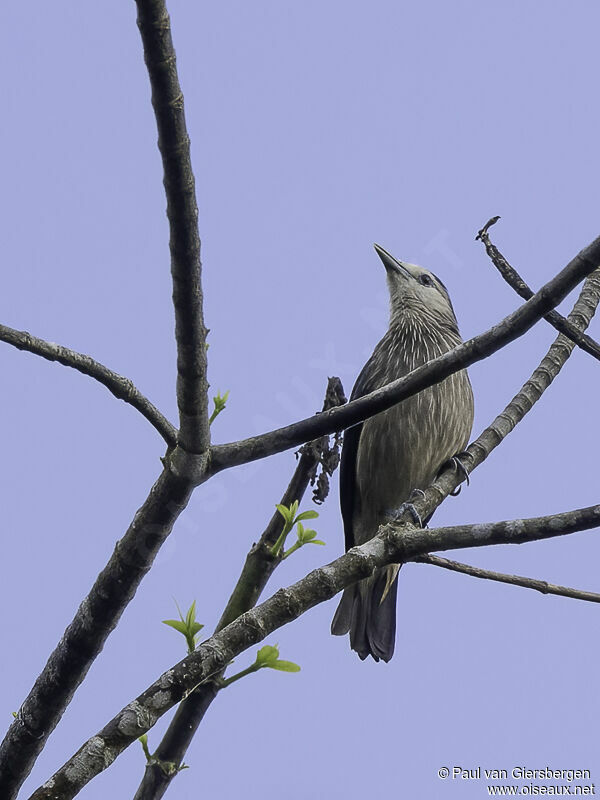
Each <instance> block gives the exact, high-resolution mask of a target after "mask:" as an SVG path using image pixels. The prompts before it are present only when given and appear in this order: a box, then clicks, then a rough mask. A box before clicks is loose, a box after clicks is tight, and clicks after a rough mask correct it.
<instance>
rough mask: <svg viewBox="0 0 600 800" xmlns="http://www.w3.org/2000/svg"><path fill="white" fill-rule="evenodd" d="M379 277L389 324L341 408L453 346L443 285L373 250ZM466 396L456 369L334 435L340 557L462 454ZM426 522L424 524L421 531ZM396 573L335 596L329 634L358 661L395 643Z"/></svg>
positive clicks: (468, 417) (469, 411) (469, 418)
mask: <svg viewBox="0 0 600 800" xmlns="http://www.w3.org/2000/svg"><path fill="white" fill-rule="evenodd" d="M375 250H376V251H377V254H378V255H379V257H380V258H381V260H382V261H383V265H384V267H385V269H386V272H387V284H388V289H389V293H390V322H389V328H388V331H387V333H386V334H385V336H384V337H383V339H382V340H381V341H380V342H379V344H378V345H377V346H376V348H375V350H374V352H373V355H372V356H371V358H370V359H369V360H368V361H367V363H366V364H365V366H364V367H363V369H362V372H361V373H360V375H359V376H358V379H357V381H356V383H355V385H354V389H353V390H352V396H351V398H350V399H351V400H354V399H356V398H357V397H362V396H363V395H365V394H368V393H369V392H372V391H374V390H375V389H378V388H379V387H381V386H385V384H386V383H390V382H391V381H393V380H396V379H397V378H401V377H402V376H403V375H407V374H408V373H409V372H411V371H412V370H413V369H415V368H416V367H419V366H421V365H422V364H425V363H427V362H428V361H431V360H432V359H433V358H436V357H437V356H439V355H441V354H442V353H445V352H447V351H448V350H451V349H452V348H453V347H456V345H458V344H460V342H461V341H462V339H461V337H460V334H459V332H458V324H457V322H456V317H455V316H454V309H453V308H452V303H451V302H450V297H449V296H448V292H447V290H446V287H445V286H444V284H443V283H442V282H441V281H440V279H439V278H436V276H435V275H434V274H433V273H432V272H429V270H426V269H424V268H423V267H418V266H416V265H414V264H405V263H403V262H402V261H397V260H396V259H395V258H394V257H393V256H391V255H390V254H389V253H388V252H386V251H385V250H384V249H383V248H382V247H379V246H378V245H375ZM472 425H473V392H472V390H471V383H470V381H469V378H468V375H467V372H466V370H462V371H461V372H455V373H454V374H453V375H451V376H450V377H448V378H446V379H445V380H443V381H442V382H441V383H438V384H435V385H434V386H431V387H429V388H428V389H424V390H423V391H422V392H419V394H417V395H414V396H413V397H409V398H408V399H406V400H403V401H402V402H400V403H398V404H397V405H395V406H393V407H392V408H390V409H388V410H387V411H383V412H381V413H380V414H376V415H375V416H374V417H371V418H370V419H368V420H366V421H365V422H362V423H360V424H358V425H354V426H353V427H352V428H349V429H348V430H347V431H346V432H345V433H344V443H343V447H342V458H341V464H340V504H341V508H342V517H343V521H344V534H345V540H346V550H349V549H350V548H351V547H354V545H359V544H363V543H364V542H366V541H368V540H369V539H371V538H372V537H373V536H375V534H376V533H377V529H378V528H379V526H380V525H381V524H382V523H385V522H388V521H389V520H390V518H393V516H394V512H395V511H396V512H397V511H398V509H399V508H402V507H403V504H406V503H408V502H409V500H410V498H411V495H412V494H413V493H414V492H415V490H419V489H420V490H423V489H425V488H426V487H427V486H429V485H430V484H431V482H432V481H433V480H434V479H435V477H436V475H437V474H438V472H439V470H440V468H441V467H442V465H443V464H444V463H445V462H447V461H449V460H450V459H451V458H453V457H454V456H455V455H456V454H457V453H460V452H461V451H462V450H464V448H465V447H466V445H467V443H468V441H469V435H470V433H471V427H472ZM427 521H428V520H425V521H424V522H425V523H427ZM399 569H400V565H398V564H394V565H390V566H388V567H385V568H383V569H378V570H376V571H375V572H374V573H373V575H372V576H371V577H370V578H367V579H366V580H362V581H359V582H358V583H357V584H354V585H353V586H349V587H348V588H347V589H345V590H344V592H343V595H342V599H341V601H340V604H339V606H338V608H337V611H336V612H335V616H334V618H333V622H332V623H331V632H332V633H333V634H335V635H338V636H341V635H344V634H346V633H348V632H349V633H350V647H351V648H352V649H353V650H355V651H356V652H357V653H358V655H359V656H360V658H361V659H365V658H366V657H367V656H368V655H371V656H372V657H373V658H374V659H375V661H379V659H383V660H384V661H389V660H390V659H391V657H392V655H393V654H394V644H395V638H396V592H397V588H398V583H397V578H398V570H399Z"/></svg>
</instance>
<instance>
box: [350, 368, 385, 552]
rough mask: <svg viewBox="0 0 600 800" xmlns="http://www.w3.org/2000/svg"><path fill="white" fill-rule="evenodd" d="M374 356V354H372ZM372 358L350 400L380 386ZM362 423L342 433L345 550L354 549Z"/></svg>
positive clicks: (358, 500)
mask: <svg viewBox="0 0 600 800" xmlns="http://www.w3.org/2000/svg"><path fill="white" fill-rule="evenodd" d="M373 356H375V353H374V354H373ZM373 356H372V357H371V358H370V359H369V360H368V361H367V363H366V364H365V365H364V367H363V368H362V370H361V373H360V375H359V376H358V378H357V379H356V383H355V384H354V388H353V389H352V394H351V395H350V400H356V399H357V398H358V397H363V395H365V394H369V392H372V391H374V390H375V389H377V388H378V386H379V385H380V381H378V378H380V376H379V375H378V374H377V373H378V370H374V369H373V363H372V362H373ZM362 429H363V423H362V422H359V423H358V425H353V426H352V427H351V428H348V429H347V430H345V431H344V445H343V447H342V456H341V459H340V506H341V509H342V519H343V521H344V539H345V542H346V550H349V549H350V548H351V547H354V545H355V544H356V542H355V541H354V530H353V527H352V519H353V517H354V512H355V510H356V509H357V508H360V496H359V494H358V488H357V486H356V459H357V456H358V443H359V441H360V435H361V433H362Z"/></svg>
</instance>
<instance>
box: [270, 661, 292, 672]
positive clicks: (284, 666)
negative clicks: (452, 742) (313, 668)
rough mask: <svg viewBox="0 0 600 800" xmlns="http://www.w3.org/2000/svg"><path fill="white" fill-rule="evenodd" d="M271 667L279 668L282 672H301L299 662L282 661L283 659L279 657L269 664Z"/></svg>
mask: <svg viewBox="0 0 600 800" xmlns="http://www.w3.org/2000/svg"><path fill="white" fill-rule="evenodd" d="M269 667H270V668H271V669H278V670H280V671H281V672H300V667H299V666H298V664H294V662H293V661H282V660H281V659H277V661H274V662H273V663H272V664H269Z"/></svg>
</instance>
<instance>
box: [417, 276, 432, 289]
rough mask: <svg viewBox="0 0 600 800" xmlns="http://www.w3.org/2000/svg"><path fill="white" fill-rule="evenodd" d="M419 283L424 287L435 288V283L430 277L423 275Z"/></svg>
mask: <svg viewBox="0 0 600 800" xmlns="http://www.w3.org/2000/svg"><path fill="white" fill-rule="evenodd" d="M419 283H422V284H423V286H433V281H432V280H431V278H430V277H429V275H426V274H423V275H420V276H419Z"/></svg>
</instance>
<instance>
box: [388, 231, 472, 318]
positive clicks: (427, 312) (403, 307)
mask: <svg viewBox="0 0 600 800" xmlns="http://www.w3.org/2000/svg"><path fill="white" fill-rule="evenodd" d="M375 250H376V252H377V255H378V256H379V258H380V259H381V260H382V262H383V266H384V267H385V270H386V273H387V283H388V289H389V292H390V323H391V324H393V323H394V322H397V321H399V320H401V319H402V317H403V316H405V315H411V316H418V317H420V318H422V319H423V320H424V321H426V320H427V318H428V317H429V318H432V319H433V320H435V321H437V322H438V324H439V323H441V324H444V323H445V324H446V325H450V326H452V327H453V328H455V329H456V330H457V332H458V325H457V322H456V317H455V315H454V309H453V308H452V302H451V301H450V296H449V295H448V290H447V289H446V287H445V286H444V284H443V283H442V282H441V280H440V279H439V278H438V277H437V276H436V275H434V274H433V272H430V271H429V270H428V269H425V267H419V266H417V264H407V263H406V262H405V261H398V259H396V258H394V256H392V255H390V253H388V252H387V250H384V249H383V247H380V246H379V245H378V244H376V245H375Z"/></svg>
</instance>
